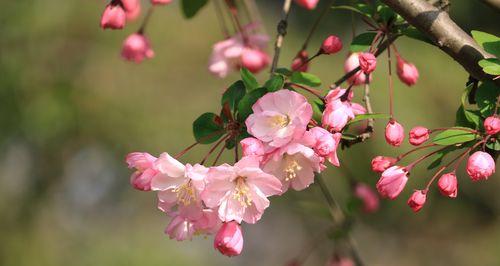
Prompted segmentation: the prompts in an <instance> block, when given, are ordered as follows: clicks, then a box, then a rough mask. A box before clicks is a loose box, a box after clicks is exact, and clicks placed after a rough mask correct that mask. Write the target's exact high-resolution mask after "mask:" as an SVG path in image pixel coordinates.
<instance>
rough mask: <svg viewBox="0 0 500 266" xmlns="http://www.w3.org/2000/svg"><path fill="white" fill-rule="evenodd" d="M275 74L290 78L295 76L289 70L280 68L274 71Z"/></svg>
mask: <svg viewBox="0 0 500 266" xmlns="http://www.w3.org/2000/svg"><path fill="white" fill-rule="evenodd" d="M274 73H276V74H280V75H283V76H285V77H289V76H291V75H292V74H293V71H291V70H290V69H288V68H284V67H280V68H278V69H276V70H275V71H274Z"/></svg>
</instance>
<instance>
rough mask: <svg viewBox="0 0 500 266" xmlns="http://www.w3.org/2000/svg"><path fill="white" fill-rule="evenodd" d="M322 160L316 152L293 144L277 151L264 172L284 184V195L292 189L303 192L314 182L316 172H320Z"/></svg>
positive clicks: (267, 163)
mask: <svg viewBox="0 0 500 266" xmlns="http://www.w3.org/2000/svg"><path fill="white" fill-rule="evenodd" d="M320 162H321V160H320V158H319V157H318V156H317V155H316V154H315V152H314V150H312V149H311V148H308V147H306V146H304V145H302V144H299V143H291V144H289V145H287V146H284V147H282V148H280V149H278V150H276V151H275V152H274V153H273V154H272V156H271V157H270V159H269V160H268V161H267V162H266V164H265V165H264V171H265V172H266V173H270V174H272V175H274V176H276V177H277V178H278V179H279V180H280V181H281V183H282V189H281V190H282V193H284V192H285V191H287V190H288V188H289V187H292V188H293V189H294V190H303V189H305V188H307V187H308V186H309V185H311V184H312V183H313V182H314V172H318V173H319V172H320Z"/></svg>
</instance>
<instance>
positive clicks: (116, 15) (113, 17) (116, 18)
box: [101, 3, 127, 30]
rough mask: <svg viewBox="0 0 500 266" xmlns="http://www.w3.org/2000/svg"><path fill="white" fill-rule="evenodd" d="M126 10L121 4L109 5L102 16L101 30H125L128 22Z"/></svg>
mask: <svg viewBox="0 0 500 266" xmlns="http://www.w3.org/2000/svg"><path fill="white" fill-rule="evenodd" d="M126 19H127V18H126V15H125V10H124V9H123V7H122V6H121V5H119V4H113V3H111V4H109V5H107V6H106V8H105V9H104V13H103V14H102V16H101V28H103V29H114V30H116V29H123V27H125V21H126Z"/></svg>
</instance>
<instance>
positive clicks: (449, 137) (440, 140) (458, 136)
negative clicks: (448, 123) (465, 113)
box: [432, 127, 477, 146]
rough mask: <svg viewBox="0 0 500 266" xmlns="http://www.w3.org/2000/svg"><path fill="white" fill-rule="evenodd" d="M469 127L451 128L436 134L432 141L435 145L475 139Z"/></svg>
mask: <svg viewBox="0 0 500 266" xmlns="http://www.w3.org/2000/svg"><path fill="white" fill-rule="evenodd" d="M470 130H473V129H471V128H465V127H464V128H453V129H448V130H445V131H443V132H441V133H439V134H437V135H436V136H435V137H434V138H433V139H432V142H433V143H434V144H437V145H443V146H446V145H454V144H459V143H464V142H468V141H472V140H475V139H476V137H477V135H476V134H474V133H472V132H469V131H470Z"/></svg>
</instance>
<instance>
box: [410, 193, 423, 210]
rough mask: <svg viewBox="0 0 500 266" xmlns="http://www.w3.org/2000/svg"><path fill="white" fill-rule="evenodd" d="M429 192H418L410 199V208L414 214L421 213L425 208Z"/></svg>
mask: <svg viewBox="0 0 500 266" xmlns="http://www.w3.org/2000/svg"><path fill="white" fill-rule="evenodd" d="M426 194H427V192H426V191H424V190H416V191H415V192H413V194H412V195H411V196H410V198H409V199H408V202H407V203H408V206H410V208H412V210H413V211H414V212H418V211H420V209H422V207H424V204H425V200H426V199H427V195H426Z"/></svg>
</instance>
